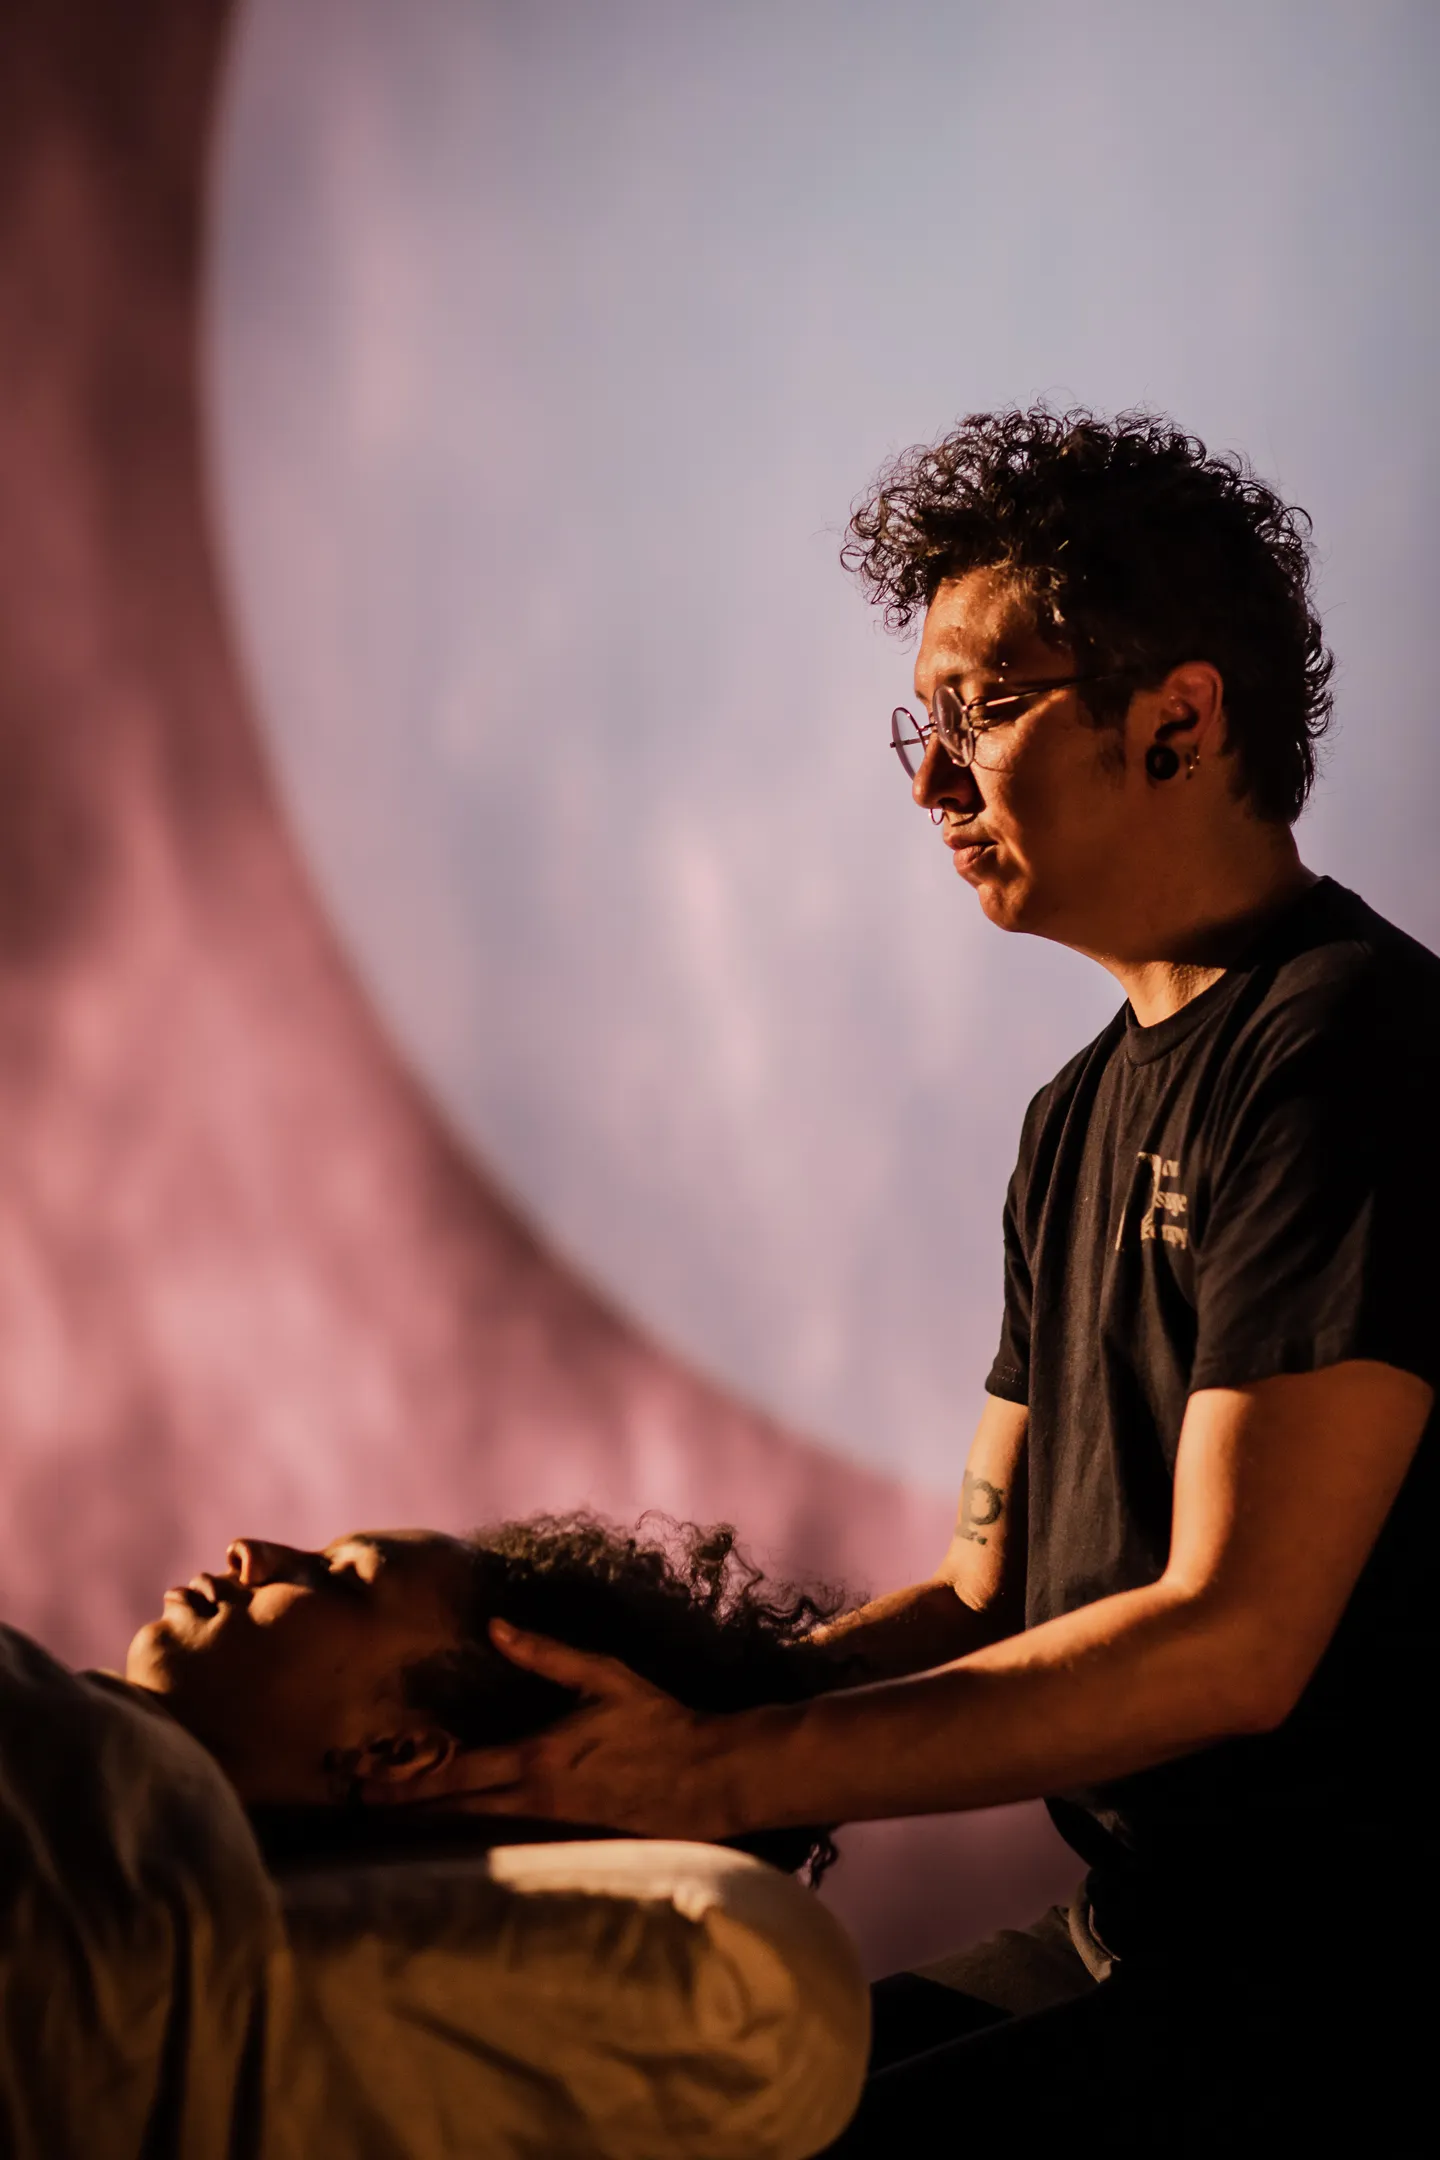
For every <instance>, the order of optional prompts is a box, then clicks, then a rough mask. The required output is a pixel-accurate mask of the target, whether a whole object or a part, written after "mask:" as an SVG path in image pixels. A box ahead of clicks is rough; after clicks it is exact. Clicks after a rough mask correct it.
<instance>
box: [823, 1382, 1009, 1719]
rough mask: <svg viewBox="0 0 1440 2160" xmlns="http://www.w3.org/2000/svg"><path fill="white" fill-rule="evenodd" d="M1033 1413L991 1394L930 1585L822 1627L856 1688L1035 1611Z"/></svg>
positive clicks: (946, 1659) (956, 1653) (931, 1662)
mask: <svg viewBox="0 0 1440 2160" xmlns="http://www.w3.org/2000/svg"><path fill="white" fill-rule="evenodd" d="M1026 1424H1027V1412H1026V1411H1025V1410H1024V1408H1023V1407H1022V1406H1021V1405H1019V1404H1017V1403H1009V1402H1002V1401H1001V1400H1000V1399H999V1397H998V1396H994V1395H991V1396H988V1397H987V1398H986V1403H985V1408H984V1410H983V1412H982V1413H981V1417H980V1422H979V1424H978V1426H977V1427H976V1429H975V1437H974V1439H973V1440H972V1442H971V1443H970V1454H969V1457H968V1458H967V1461H966V1466H965V1477H964V1483H963V1485H962V1488H961V1493H960V1504H959V1507H958V1509H957V1511H956V1516H955V1529H954V1533H953V1535H952V1537H951V1539H950V1544H949V1546H948V1548H947V1550H946V1553H945V1557H944V1559H943V1560H942V1561H941V1563H940V1565H939V1567H938V1568H937V1569H936V1571H935V1573H934V1575H932V1576H931V1577H930V1579H929V1581H928V1582H921V1583H912V1584H910V1585H909V1586H908V1587H907V1588H906V1589H904V1590H892V1591H889V1592H888V1593H887V1594H886V1595H885V1596H884V1597H878V1598H873V1599H872V1600H871V1601H870V1603H869V1604H868V1605H861V1606H858V1607H857V1608H856V1610H855V1611H854V1612H848V1613H842V1614H841V1616H840V1618H839V1619H838V1620H832V1621H830V1622H829V1623H828V1624H827V1625H826V1626H825V1627H822V1628H817V1629H816V1630H815V1633H814V1634H813V1635H812V1636H811V1638H810V1640H811V1641H812V1642H828V1643H833V1644H836V1645H838V1646H840V1647H841V1648H843V1649H844V1651H845V1652H846V1653H847V1654H848V1655H850V1656H853V1658H854V1660H855V1665H854V1668H853V1677H851V1678H850V1679H849V1683H848V1684H850V1685H852V1686H853V1685H855V1684H857V1683H858V1682H860V1681H869V1680H898V1679H902V1678H904V1677H905V1676H906V1675H907V1674H910V1673H917V1672H926V1671H928V1670H929V1669H930V1668H931V1667H932V1666H935V1665H947V1664H950V1663H951V1662H952V1661H953V1660H954V1659H956V1658H961V1657H964V1656H966V1655H967V1654H968V1653H969V1652H970V1651H972V1650H979V1649H981V1648H982V1647H983V1646H984V1645H985V1644H986V1643H992V1642H998V1641H1000V1640H1001V1638H1002V1637H1003V1636H1006V1635H1012V1634H1014V1633H1015V1631H1016V1630H1017V1629H1018V1628H1020V1627H1021V1626H1023V1624H1024V1616H1025V1430H1026Z"/></svg>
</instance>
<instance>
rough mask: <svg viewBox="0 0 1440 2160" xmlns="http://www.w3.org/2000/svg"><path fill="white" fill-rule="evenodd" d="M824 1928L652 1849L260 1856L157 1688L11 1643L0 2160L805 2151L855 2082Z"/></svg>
mask: <svg viewBox="0 0 1440 2160" xmlns="http://www.w3.org/2000/svg"><path fill="white" fill-rule="evenodd" d="M868 2037H869V2034H868V2002H867V1995H866V1990H865V1986H864V1983H863V1979H862V1976H861V1973H860V1969H859V1965H858V1962H857V1959H856V1955H855V1952H854V1949H853V1948H852V1946H851V1944H850V1942H849V1940H848V1938H847V1937H846V1935H845V1934H844V1932H843V1930H842V1929H841V1927H840V1925H839V1923H838V1922H837V1921H836V1920H835V1919H834V1917H833V1916H832V1915H831V1914H830V1913H828V1912H827V1911H826V1909H825V1908H824V1907H823V1906H822V1905H821V1904H820V1903H819V1902H818V1901H817V1900H816V1899H815V1898H814V1896H813V1895H812V1894H811V1893H810V1892H808V1891H806V1890H805V1889H803V1888H802V1887H801V1886H800V1885H799V1884H798V1883H797V1882H795V1881H794V1880H792V1879H791V1878H790V1877H788V1876H786V1875H783V1874H780V1873H779V1872H777V1871H776V1870H775V1869H773V1868H769V1867H767V1866H765V1865H764V1864H763V1863H762V1862H760V1861H758V1860H754V1859H750V1858H748V1857H746V1856H745V1855H743V1854H740V1853H736V1852H732V1851H730V1850H728V1849H725V1848H722V1847H717V1846H711V1845H699V1844H682V1843H661V1842H653V1841H648V1840H639V1839H634V1840H632V1839H600V1840H593V1841H591V1840H587V1841H583V1842H574V1843H568V1842H561V1843H548V1844H523V1845H509V1846H502V1847H499V1848H496V1849H493V1850H490V1851H488V1852H483V1853H476V1854H469V1855H465V1856H463V1857H460V1858H456V1857H453V1856H448V1855H447V1856H446V1857H443V1858H434V1859H431V1858H427V1857H407V1858H402V1859H393V1858H392V1859H387V1860H383V1861H380V1862H376V1863H369V1864H365V1865H349V1864H347V1865H346V1866H344V1867H341V1868H336V1867H316V1868H314V1869H306V1868H304V1867H301V1868H300V1869H299V1870H298V1871H289V1872H287V1873H286V1874H285V1875H284V1876H283V1877H278V1878H277V1876H276V1875H275V1874H274V1873H273V1872H271V1871H270V1870H268V1869H267V1867H266V1865H265V1863H264V1861H263V1859H262V1857H261V1854H260V1850H259V1847H258V1846H257V1844H256V1841H255V1837H254V1835H253V1833H252V1830H251V1826H250V1824H249V1822H248V1821H247V1818H246V1816H245V1814H244V1811H243V1810H242V1808H241V1807H240V1804H239V1802H238V1800H237V1799H236V1796H235V1794H234V1792H233V1790H232V1788H231V1787H230V1785H229V1784H228V1782H227V1781H226V1779H225V1778H224V1777H223V1776H222V1775H221V1773H220V1771H219V1770H218V1769H217V1767H216V1765H215V1764H214V1762H213V1761H212V1760H211V1758H210V1757H209V1755H208V1754H207V1753H206V1752H205V1750H204V1749H203V1748H201V1747H200V1746H199V1745H198V1744H197V1743H196V1742H195V1741H193V1740H192V1739H191V1738H190V1737H189V1735H188V1734H186V1733H185V1732H184V1731H182V1730H181V1728H180V1727H179V1726H178V1725H176V1724H175V1722H174V1721H173V1719H171V1718H170V1717H169V1716H168V1715H167V1714H166V1713H165V1712H164V1710H163V1709H162V1708H160V1707H159V1706H158V1705H157V1704H156V1702H155V1701H154V1699H153V1698H147V1697H145V1696H144V1695H142V1694H140V1693H139V1692H138V1691H136V1690H133V1689H130V1688H127V1687H126V1686H125V1684H124V1683H123V1682H122V1681H119V1680H116V1679H114V1678H113V1677H111V1676H106V1675H101V1674H83V1673H73V1672H71V1671H69V1670H68V1669H67V1668H65V1667H64V1666H61V1665H59V1664H58V1663H57V1662H56V1661H55V1660H54V1659H53V1658H51V1657H50V1656H49V1655H48V1654H47V1653H46V1652H45V1651H43V1650H41V1649H40V1648H39V1647H38V1646H37V1645H36V1644H34V1643H32V1642H30V1641H28V1640H27V1639H26V1638H25V1637H24V1636H21V1635H18V1634H16V1633H15V1632H14V1631H12V1630H8V1629H0V2153H3V2154H4V2155H5V2156H6V2160H70V2156H71V2155H74V2156H75V2160H142V2156H143V2160H172V2156H174V2160H442V2156H443V2160H449V2156H451V2155H471V2154H473V2155H484V2156H487V2160H488V2156H494V2160H510V2156H512V2155H513V2156H520V2155H525V2156H531V2155H533V2156H535V2160H567V2156H570V2155H575V2156H577V2160H578V2156H581V2155H586V2156H592V2155H593V2156H605V2160H650V2156H654V2160H685V2156H691V2155H693V2156H694V2160H801V2156H803V2155H806V2154H811V2153H814V2152H816V2151H818V2150H819V2148H820V2147H822V2146H823V2145H825V2144H827V2143H828V2142H829V2141H830V2139H831V2138H833V2137H834V2136H836V2135H837V2134H838V2132H839V2131H840V2130H841V2129H842V2128H843V2126H844V2124H845V2122H846V2121H847V2120H848V2118H849V2116H850V2114H851V2113H852V2111H853V2109H854V2106H855V2103H856V2101H857V2099H858V2096H859V2090H860V2084H861V2080H862V2077H863V2074H864V2065H865V2057H866V2051H867V2046H868Z"/></svg>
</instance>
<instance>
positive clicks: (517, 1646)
mask: <svg viewBox="0 0 1440 2160" xmlns="http://www.w3.org/2000/svg"><path fill="white" fill-rule="evenodd" d="M490 1640H491V1641H492V1642H493V1643H494V1645H495V1647H496V1649H497V1650H499V1651H501V1652H502V1653H503V1654H504V1656H506V1657H507V1658H509V1660H510V1662H511V1664H512V1665H522V1666H523V1667H524V1668H525V1670H526V1672H533V1673H538V1674H539V1675H540V1677H541V1679H542V1680H553V1681H555V1682H556V1684H557V1685H558V1686H560V1687H567V1688H574V1689H575V1690H576V1691H577V1693H579V1694H581V1695H589V1696H592V1697H595V1698H596V1699H601V1698H604V1697H608V1696H620V1695H631V1694H648V1693H650V1692H651V1690H650V1689H649V1688H648V1687H647V1686H646V1683H645V1682H644V1681H643V1680H641V1679H639V1678H637V1676H636V1675H635V1674H634V1673H632V1672H631V1670H630V1668H629V1666H628V1665H622V1664H621V1662H620V1660H619V1658H613V1657H602V1656H601V1655H600V1654H599V1653H598V1652H596V1651H593V1650H574V1649H572V1648H571V1647H570V1645H569V1644H568V1643H558V1642H555V1641H554V1640H553V1639H552V1638H551V1637H550V1636H548V1635H532V1634H530V1633H529V1631H528V1630H527V1629H524V1628H517V1627H512V1626H511V1625H510V1622H509V1621H508V1620H492V1621H491V1622H490Z"/></svg>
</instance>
